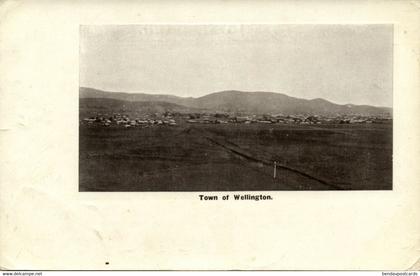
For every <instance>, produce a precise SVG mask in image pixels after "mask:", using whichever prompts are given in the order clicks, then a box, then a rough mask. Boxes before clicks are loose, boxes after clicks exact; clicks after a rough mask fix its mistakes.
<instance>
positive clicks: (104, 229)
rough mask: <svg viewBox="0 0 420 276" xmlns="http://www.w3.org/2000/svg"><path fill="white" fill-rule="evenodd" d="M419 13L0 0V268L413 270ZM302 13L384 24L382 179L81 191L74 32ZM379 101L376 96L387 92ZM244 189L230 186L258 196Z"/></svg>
mask: <svg viewBox="0 0 420 276" xmlns="http://www.w3.org/2000/svg"><path fill="white" fill-rule="evenodd" d="M419 18H420V2H419V1H369V2H362V1H347V2H346V3H336V2H334V1H311V2H309V1H307V2H303V1H282V2H280V1H262V2H258V1H254V2H251V1H248V2H239V1H199V2H193V1H172V2H169V1H142V2H134V1H118V2H117V1H109V2H107V3H100V2H99V1H3V2H1V4H0V154H1V163H0V265H1V267H2V268H5V269H37V270H46V269H110V270H112V269H131V270H146V269H147V270H168V269H170V270H180V269H183V270H189V269H198V270H209V269H210V270H212V269H214V270H231V269H241V270H255V269H259V270H329V269H334V270H361V269H362V270H371V269H375V270H397V269H398V270H399V269H401V270H406V269H419V259H420V253H419V246H420V244H419V230H420V221H419V217H420V204H419V203H420V202H419V195H420V186H419V184H420V183H419V182H420V181H419V177H420V173H419V171H418V169H417V167H418V165H417V164H418V163H419V161H420V160H419V153H420V151H419V146H418V139H419V137H420V125H419V121H418V118H417V117H418V110H419V108H420V106H419V105H420V95H419V76H420V72H419V69H420V68H419V66H420V63H419V49H420V48H419V37H420V29H419V28H420V19H419ZM303 24H304V25H311V26H320V25H343V26H347V25H354V26H357V25H378V26H388V27H386V28H385V29H386V32H387V33H388V31H389V30H392V37H393V45H392V51H393V54H392V60H393V70H392V71H393V72H392V78H393V79H392V81H391V86H392V91H393V96H392V99H391V101H390V102H391V103H392V113H393V114H392V120H393V126H392V131H393V138H392V140H393V141H392V152H393V153H392V166H393V170H392V174H390V175H392V189H391V188H390V187H391V186H390V185H388V184H387V185H383V186H380V184H381V183H379V184H375V185H379V186H378V187H380V188H379V189H377V190H374V188H368V189H364V190H363V189H362V190H363V191H361V190H360V189H356V191H351V189H347V190H346V189H344V190H346V191H335V190H336V189H330V188H329V189H322V190H326V191H309V189H302V190H305V191H298V189H297V188H293V189H289V191H280V190H279V191H272V190H271V189H263V190H266V191H265V192H264V195H267V196H269V197H270V200H260V201H256V200H228V201H224V200H217V201H204V200H200V195H203V196H204V195H205V196H218V197H219V198H220V199H222V198H223V196H226V195H229V196H230V197H231V198H232V197H233V196H234V194H238V192H235V191H234V189H230V190H229V189H228V190H225V191H221V190H217V189H216V190H214V189H208V190H207V191H206V190H205V189H204V192H203V191H201V192H195V191H188V189H184V190H183V191H176V192H175V191H167V190H165V189H157V190H155V191H149V192H145V191H139V190H137V191H135V192H127V191H125V190H124V189H121V190H120V191H112V189H109V190H108V191H107V192H103V191H102V192H95V191H94V189H95V188H97V186H88V188H84V186H82V184H81V183H80V175H83V176H87V177H89V176H90V175H89V174H84V171H83V170H84V168H85V167H80V166H81V164H80V160H81V159H80V157H79V147H80V144H79V138H80V137H81V136H80V133H79V129H80V128H79V125H80V121H81V119H83V118H80V114H79V108H80V106H79V89H80V86H81V85H82V86H83V84H85V81H84V80H85V79H87V77H86V76H87V74H86V70H85V69H86V68H85V67H84V66H85V61H86V60H87V57H86V56H84V55H83V54H82V55H81V54H80V53H81V52H80V51H81V50H82V53H83V49H80V47H81V45H82V46H83V45H86V43H93V45H94V43H95V41H94V40H93V42H92V41H88V42H86V41H87V40H86V36H83V32H84V31H86V30H88V31H89V28H90V30H91V31H92V29H95V28H98V26H103V28H105V29H106V28H108V30H109V28H111V29H112V28H119V27H118V26H124V25H133V26H134V25H139V26H140V25H147V26H155V27H151V28H152V29H153V28H156V29H159V27H156V26H169V27H168V28H171V27H170V26H174V25H177V26H181V25H184V26H188V25H200V26H204V27H205V26H213V27H211V28H209V29H212V28H213V29H218V28H219V29H220V28H223V26H233V25H234V26H241V25H243V26H245V25H246V26H252V25H255V26H261V25H267V26H273V27H270V28H273V29H276V28H278V27H276V26H279V25H281V26H285V25H295V26H297V25H303ZM95 26H96V27H95ZM220 26H222V27H220ZM355 28H356V27H355ZM379 28H380V27H379ZM204 29H205V28H204ZM228 29H229V28H228ZM244 29H246V28H244ZM93 32H96V30H94V31H93ZM232 33H233V34H234V33H235V32H234V31H233V32H232ZM374 33H375V32H373V34H374ZM175 36H176V35H175ZM262 36H263V35H262ZM159 37H160V36H159ZM88 38H89V36H88ZM146 38H147V36H146ZM83 39H85V40H83ZM116 39H118V37H117V38H116ZM82 40H83V41H82ZM81 42H82V43H81ZM368 43H369V42H368V39H366V45H367V44H368ZM362 44H363V43H362ZM98 45H100V44H98ZM385 46H386V47H388V46H389V45H385ZM385 46H384V47H385ZM174 48H176V47H174ZM308 48H310V47H308ZM108 50H109V49H108ZM115 51H120V50H119V49H115ZM273 51H274V50H273ZM108 53H110V55H109V59H113V58H115V56H113V53H112V51H111V52H108ZM374 55H375V54H374V53H371V54H370V55H367V58H369V57H373V56H374ZM378 55H380V53H379V52H378ZM385 56H386V55H385ZM81 57H82V58H81ZM90 58H95V57H94V55H92V56H91V57H90ZM101 58H102V59H106V58H107V56H101ZM372 60H373V58H372ZM95 62H96V61H95ZM101 62H104V61H103V60H102V61H101ZM308 62H311V61H310V60H308ZM95 64H97V62H96V63H95ZM379 64H381V63H379ZM82 67H83V68H84V69H83V70H81V68H82ZM373 68H374V66H373ZM115 70H117V68H116V69H115ZM156 70H157V69H156ZM184 70H185V69H184ZM378 70H380V69H378ZM162 71H165V70H164V69H162ZM308 78H309V77H308ZM92 79H95V76H91V77H90V78H89V80H92ZM360 81H362V80H361V79H360ZM388 81H389V79H388ZM388 84H389V83H388ZM229 89H230V88H229ZM207 92H210V91H207ZM362 96H363V95H362ZM362 98H363V97H362ZM366 98H368V96H366ZM381 100H382V98H381V97H378V98H377V101H378V103H377V104H376V105H378V106H379V105H383V104H384V103H385V105H386V104H387V103H386V102H380V101H381ZM372 103H373V104H375V101H374V100H372ZM353 119H354V118H353ZM89 120H90V117H89V115H87V117H86V121H87V122H89ZM193 120H194V119H193ZM345 120H350V119H347V118H345ZM140 121H141V120H140ZM171 122H172V121H169V119H168V124H169V123H171ZM259 122H261V123H264V120H263V119H261V120H260V121H259ZM100 123H101V124H102V123H103V124H108V122H107V121H104V120H102V119H100ZM257 123H258V122H257ZM177 127H178V126H177ZM217 142H218V141H216V142H215V143H217ZM80 153H84V152H80ZM388 157H389V156H388ZM388 157H386V158H388ZM270 161H271V159H270ZM377 161H378V162H379V161H380V160H377ZM377 161H375V162H377ZM326 162H328V161H326ZM372 164H373V163H372ZM326 166H328V163H326ZM274 170H275V173H274V175H275V177H278V176H276V173H277V170H276V168H275V169H274ZM108 171H109V172H111V174H112V168H110V169H109V170H108ZM80 172H82V174H80ZM118 172H119V170H115V174H117V173H118ZM270 173H271V171H270ZM99 177H100V175H99V176H97V178H99ZM166 181H167V180H166ZM318 182H319V181H318ZM370 183H373V182H370ZM390 183H391V181H390V182H389V184H390ZM321 184H322V183H321ZM317 185H320V184H319V183H318V184H317ZM323 185H324V184H323ZM317 187H318V186H317ZM335 187H337V186H335ZM375 187H376V186H375ZM245 190H246V189H245ZM245 190H242V192H240V193H239V194H242V195H245V196H248V195H249V196H252V195H259V194H261V192H259V191H253V192H252V191H251V192H244V191H245ZM320 190H321V189H320ZM357 190H358V191H357Z"/></svg>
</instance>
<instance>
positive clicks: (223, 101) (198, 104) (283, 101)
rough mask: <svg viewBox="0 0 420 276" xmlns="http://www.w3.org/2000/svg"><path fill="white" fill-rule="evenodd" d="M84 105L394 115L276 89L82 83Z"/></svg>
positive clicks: (380, 109) (386, 109) (386, 110)
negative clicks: (180, 91) (152, 90)
mask: <svg viewBox="0 0 420 276" xmlns="http://www.w3.org/2000/svg"><path fill="white" fill-rule="evenodd" d="M79 97H80V99H81V105H83V107H86V108H89V107H96V108H100V106H104V105H106V106H108V107H110V108H117V107H120V106H129V107H130V108H139V109H143V110H144V109H147V111H150V112H153V111H154V112H162V111H179V112H200V111H203V112H242V113H250V114H284V115H291V114H313V115H337V114H340V115H349V114H361V115H369V116H377V115H392V108H389V107H376V106H370V105H354V104H345V105H340V104H335V103H332V102H329V101H327V100H325V99H321V98H318V99H312V100H307V99H300V98H295V97H290V96H288V95H285V94H281V93H273V92H243V91H236V90H228V91H221V92H216V93H211V94H208V95H205V96H202V97H198V98H193V97H178V96H174V95H155V94H145V93H124V92H108V91H103V90H98V89H93V88H87V87H80V88H79Z"/></svg>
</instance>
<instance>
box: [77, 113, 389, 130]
mask: <svg viewBox="0 0 420 276" xmlns="http://www.w3.org/2000/svg"><path fill="white" fill-rule="evenodd" d="M390 121H391V118H390V117H381V116H362V115H336V116H317V115H303V114H297V115H282V114H278V115H237V114H229V113H215V114H202V113H193V114H180V113H169V112H165V113H163V114H157V113H156V114H151V115H145V116H142V117H141V118H135V119H133V118H130V117H129V115H127V114H119V113H115V114H113V115H111V116H109V115H106V114H105V115H104V114H97V115H96V116H93V117H88V118H84V119H82V123H87V124H99V125H103V126H111V125H115V126H122V127H127V128H128V127H136V126H145V127H148V126H155V125H169V126H175V125H177V123H180V122H184V123H188V124H255V123H260V124H300V125H313V124H371V123H387V122H390Z"/></svg>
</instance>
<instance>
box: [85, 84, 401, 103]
mask: <svg viewBox="0 0 420 276" xmlns="http://www.w3.org/2000/svg"><path fill="white" fill-rule="evenodd" d="M80 88H88V89H94V90H98V91H102V92H105V93H124V94H145V95H156V96H174V97H179V98H183V99H188V98H192V99H198V98H201V97H205V96H208V95H211V94H215V93H221V92H229V91H235V92H241V93H273V94H279V95H285V96H287V97H290V98H295V99H301V100H307V101H313V100H318V99H321V100H324V101H327V102H329V103H332V104H336V105H354V106H372V107H378V108H391V109H393V106H379V105H371V104H354V103H344V104H340V103H336V102H333V101H330V100H328V99H324V98H319V97H318V98H312V99H308V98H298V97H295V96H290V95H288V94H286V93H282V92H275V91H274V92H273V91H244V90H236V89H230V90H221V91H215V92H210V93H207V94H205V95H202V96H198V97H192V96H178V95H175V94H164V93H162V94H161V93H158V94H154V93H145V92H139V91H130V92H127V91H110V90H103V89H99V88H94V87H89V86H80V85H79V91H80Z"/></svg>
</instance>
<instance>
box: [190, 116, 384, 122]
mask: <svg viewBox="0 0 420 276" xmlns="http://www.w3.org/2000/svg"><path fill="white" fill-rule="evenodd" d="M387 121H390V118H384V117H374V116H361V115H337V116H317V115H303V114H298V115H282V114H278V115H244V116H236V115H233V114H230V115H229V114H222V115H221V114H216V115H213V116H212V115H209V114H205V115H202V116H200V115H194V116H190V118H189V119H188V120H187V122H188V123H204V124H206V123H207V124H208V123H214V124H227V123H242V124H252V123H260V124H301V125H313V124H363V123H366V124H370V123H384V122H387Z"/></svg>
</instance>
